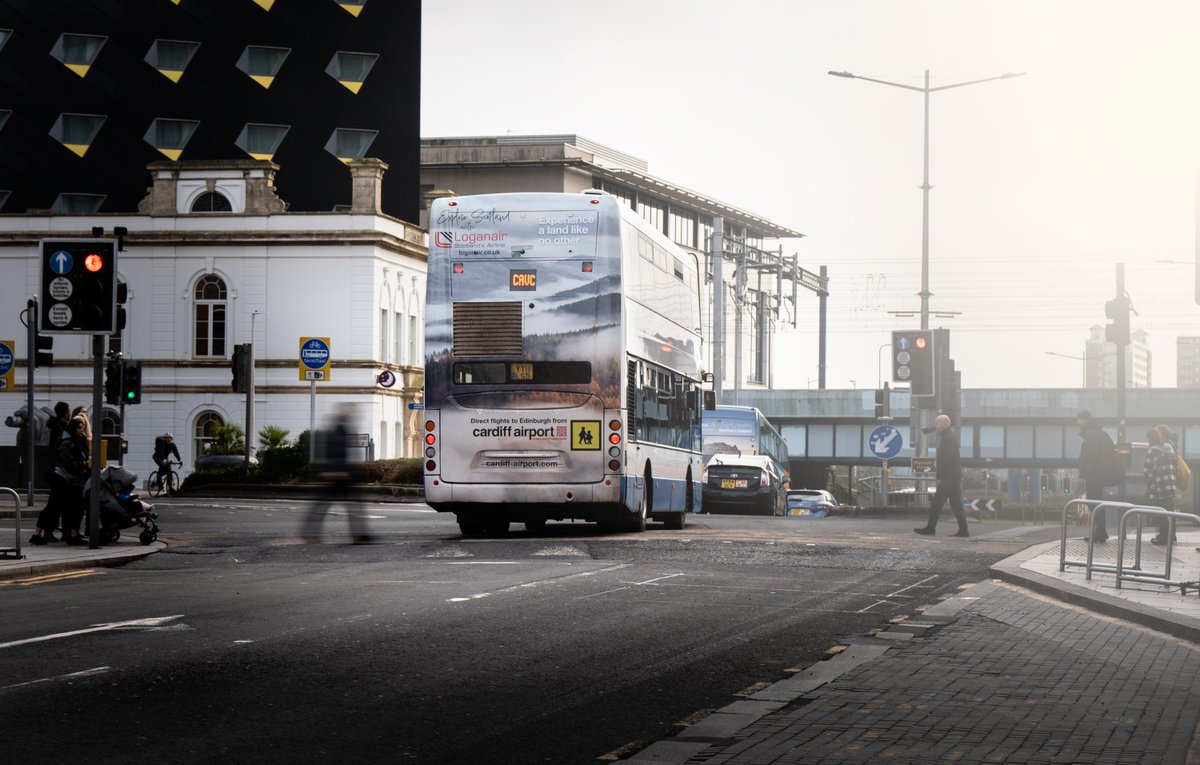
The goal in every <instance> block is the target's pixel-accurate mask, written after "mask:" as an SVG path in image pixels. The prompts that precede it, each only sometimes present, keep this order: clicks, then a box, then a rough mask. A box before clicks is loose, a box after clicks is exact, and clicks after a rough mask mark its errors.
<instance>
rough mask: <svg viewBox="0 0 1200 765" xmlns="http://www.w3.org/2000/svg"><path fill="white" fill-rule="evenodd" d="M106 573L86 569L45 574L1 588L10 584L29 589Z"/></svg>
mask: <svg viewBox="0 0 1200 765" xmlns="http://www.w3.org/2000/svg"><path fill="white" fill-rule="evenodd" d="M105 573H106V572H104V571H98V570H96V569H94V568H84V569H80V570H78V571H60V572H59V573H57V574H45V575H43V576H31V577H26V578H25V579H12V580H10V581H7V582H0V586H4V585H9V584H19V585H21V586H22V587H28V586H29V585H31V584H47V583H50V582H62V581H65V580H67V579H80V578H82V577H85V576H93V575H98V576H103V575H104V574H105Z"/></svg>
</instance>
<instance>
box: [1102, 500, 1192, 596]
mask: <svg viewBox="0 0 1200 765" xmlns="http://www.w3.org/2000/svg"><path fill="white" fill-rule="evenodd" d="M1145 515H1150V516H1158V517H1160V518H1162V519H1163V520H1164V523H1163V525H1162V526H1160V527H1159V533H1160V534H1162V535H1163V536H1164V538H1165V542H1166V548H1165V553H1166V554H1165V557H1166V563H1165V566H1164V572H1163V574H1162V575H1161V576H1159V575H1158V574H1156V573H1146V572H1143V571H1141V570H1140V569H1135V570H1137V571H1138V573H1134V574H1130V573H1126V572H1125V569H1124V567H1123V566H1122V562H1123V560H1124V553H1125V524H1126V520H1127V519H1128V518H1129V517H1130V516H1137V523H1138V542H1139V544H1138V550H1139V551H1140V550H1141V544H1140V543H1141V529H1142V516H1145ZM1176 518H1179V519H1181V520H1182V519H1185V518H1190V519H1191V520H1193V521H1195V522H1196V523H1197V524H1200V516H1198V515H1193V514H1191V513H1177V512H1174V511H1171V510H1165V509H1163V508H1161V507H1133V508H1130V509H1129V510H1126V511H1125V512H1124V513H1122V515H1121V520H1120V522H1119V524H1118V536H1117V565H1116V574H1117V589H1118V590H1119V589H1121V582H1123V581H1124V582H1147V583H1150V584H1161V585H1165V586H1169V587H1179V589H1180V593H1181V594H1183V595H1187V591H1188V587H1194V588H1195V589H1196V592H1197V593H1198V594H1200V581H1197V580H1194V579H1193V580H1190V581H1185V580H1179V579H1172V578H1171V551H1172V550H1173V549H1174V547H1175V534H1174V524H1173V523H1171V521H1172V520H1174V519H1176ZM1164 532H1165V533H1164Z"/></svg>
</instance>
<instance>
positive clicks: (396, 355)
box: [392, 290, 409, 364]
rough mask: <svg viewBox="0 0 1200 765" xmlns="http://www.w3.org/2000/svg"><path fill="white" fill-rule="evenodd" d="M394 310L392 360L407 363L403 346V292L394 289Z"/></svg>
mask: <svg viewBox="0 0 1200 765" xmlns="http://www.w3.org/2000/svg"><path fill="white" fill-rule="evenodd" d="M395 308H396V311H395V313H394V314H393V315H392V325H393V330H392V361H394V362H395V363H397V364H407V363H409V361H408V359H407V358H406V357H405V353H404V351H405V348H404V292H402V291H401V290H396V303H395Z"/></svg>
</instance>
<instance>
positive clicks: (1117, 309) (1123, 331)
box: [1104, 297, 1129, 345]
mask: <svg viewBox="0 0 1200 765" xmlns="http://www.w3.org/2000/svg"><path fill="white" fill-rule="evenodd" d="M1104 315H1105V316H1107V317H1108V318H1110V319H1112V322H1111V323H1109V324H1108V326H1106V327H1105V328H1104V337H1105V338H1106V339H1107V340H1108V342H1110V343H1116V344H1117V345H1129V298H1127V297H1119V298H1113V299H1112V300H1106V301H1104Z"/></svg>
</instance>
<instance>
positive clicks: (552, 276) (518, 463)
mask: <svg viewBox="0 0 1200 765" xmlns="http://www.w3.org/2000/svg"><path fill="white" fill-rule="evenodd" d="M429 237H430V246H429V275H428V282H427V285H428V286H427V296H426V328H425V338H426V339H425V353H426V358H425V434H424V437H425V500H426V502H428V503H429V505H430V506H431V507H433V508H434V509H435V510H438V511H441V512H452V513H454V514H455V515H456V516H457V519H458V525H459V528H460V529H461V531H462V533H463V534H464V535H467V536H478V535H481V534H499V533H504V532H505V531H507V530H508V527H509V524H510V523H514V522H517V523H524V524H525V526H526V528H528V529H530V530H531V531H536V530H539V529H541V528H542V527H544V526H545V524H546V522H547V520H564V519H582V520H587V521H594V522H597V523H600V524H602V525H603V526H605V527H607V528H609V529H613V530H617V529H620V530H628V531H641V530H644V529H645V528H646V521H647V519H655V520H661V521H663V522H664V523H665V524H666V525H667V527H668V528H675V529H679V528H683V525H684V522H685V519H686V517H687V513H689V512H692V511H694V510H696V509H697V508H698V506H699V502H700V483H699V481H700V472H701V469H702V466H703V462H702V459H701V435H700V431H701V411H702V409H703V406H704V401H705V399H706V397H705V396H704V395H703V394H704V391H703V390H702V389H701V382H702V374H701V368H700V361H701V358H702V352H701V338H700V335H699V327H700V295H699V267H698V264H697V262H696V259H695V257H694V256H689V255H685V254H684V253H683V251H681V250H680V249H679V248H677V247H676V246H675V245H674V244H673V243H672V242H671V241H670V240H669V239H667V238H666V237H665V236H663V235H662V234H661V233H659V232H658V231H657V230H655V229H654V227H652V226H650V225H649V224H648V223H646V222H645V221H644V220H642V218H641V217H639V216H638V215H637V214H636V213H634V212H633V211H632V210H630V209H628V208H627V207H625V206H623V205H621V204H620V203H619V202H618V201H617V199H616V198H614V197H612V196H610V195H608V194H605V193H603V192H599V191H587V192H584V193H581V194H558V193H519V194H494V195H481V196H468V197H451V198H445V199H439V200H437V201H435V202H434V204H433V207H432V209H431V211H430V219H429Z"/></svg>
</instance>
